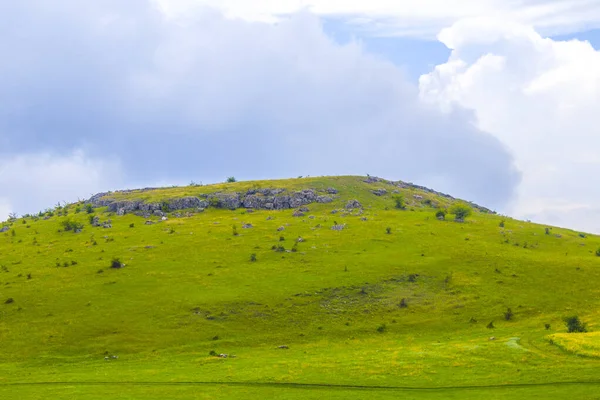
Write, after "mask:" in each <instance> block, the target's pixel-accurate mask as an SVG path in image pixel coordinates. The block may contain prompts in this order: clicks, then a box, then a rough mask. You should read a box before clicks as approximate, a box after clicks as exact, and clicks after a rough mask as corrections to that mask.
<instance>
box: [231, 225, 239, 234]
mask: <svg viewBox="0 0 600 400" xmlns="http://www.w3.org/2000/svg"><path fill="white" fill-rule="evenodd" d="M232 228H233V236H237V235H239V233H238V231H237V226H235V225H233V226H232Z"/></svg>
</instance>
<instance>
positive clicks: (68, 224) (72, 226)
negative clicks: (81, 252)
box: [60, 219, 83, 232]
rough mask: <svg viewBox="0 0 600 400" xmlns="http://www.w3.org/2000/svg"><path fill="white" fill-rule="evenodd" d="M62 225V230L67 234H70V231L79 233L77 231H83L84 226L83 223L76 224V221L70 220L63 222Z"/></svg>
mask: <svg viewBox="0 0 600 400" xmlns="http://www.w3.org/2000/svg"><path fill="white" fill-rule="evenodd" d="M60 225H61V226H62V228H63V230H64V231H65V232H68V231H73V232H77V231H79V230H82V229H83V224H82V223H80V222H75V221H72V220H70V219H66V220H64V221H61V222H60Z"/></svg>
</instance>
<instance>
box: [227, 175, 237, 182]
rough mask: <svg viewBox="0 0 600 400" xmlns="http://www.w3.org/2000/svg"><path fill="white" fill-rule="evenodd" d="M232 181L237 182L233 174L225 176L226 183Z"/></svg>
mask: <svg viewBox="0 0 600 400" xmlns="http://www.w3.org/2000/svg"><path fill="white" fill-rule="evenodd" d="M233 182H237V180H236V179H235V177H234V176H230V177H229V178H227V183H233Z"/></svg>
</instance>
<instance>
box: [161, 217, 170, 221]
mask: <svg viewBox="0 0 600 400" xmlns="http://www.w3.org/2000/svg"><path fill="white" fill-rule="evenodd" d="M168 219H169V218H167V217H162V218H161V219H160V220H161V221H166V220H168Z"/></svg>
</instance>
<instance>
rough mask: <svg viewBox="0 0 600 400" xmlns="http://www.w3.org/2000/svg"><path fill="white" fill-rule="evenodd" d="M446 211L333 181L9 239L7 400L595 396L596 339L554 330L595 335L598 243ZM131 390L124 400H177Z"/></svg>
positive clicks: (57, 213) (435, 198) (0, 326)
mask: <svg viewBox="0 0 600 400" xmlns="http://www.w3.org/2000/svg"><path fill="white" fill-rule="evenodd" d="M397 196H402V199H403V200H402V203H404V205H405V208H404V209H399V208H396V205H397V203H396V198H397ZM457 202H458V201H457V200H456V199H454V198H452V197H450V196H447V195H443V194H441V193H437V192H434V191H431V190H428V189H426V188H422V187H418V186H414V185H410V184H406V183H403V182H388V181H384V180H380V179H377V178H365V177H325V178H305V179H293V180H282V181H256V182H240V183H230V184H222V185H210V186H189V187H177V188H164V189H144V190H138V191H124V192H115V193H104V194H100V195H97V196H94V197H93V198H91V199H90V200H89V201H87V202H82V203H80V204H70V205H67V206H65V207H60V208H59V209H55V210H51V211H49V212H46V213H43V214H41V215H39V216H36V217H31V216H26V217H24V218H20V219H17V220H14V221H10V222H9V223H7V224H4V225H3V226H6V227H7V228H5V229H7V230H6V231H5V232H4V233H1V234H0V266H1V268H2V271H0V342H1V343H2V349H3V351H2V352H1V354H0V395H2V394H3V393H7V394H14V393H16V392H15V391H17V390H18V391H20V393H28V392H27V390H30V389H28V388H29V387H28V386H27V385H26V384H27V383H31V382H79V384H80V385H79V386H77V385H75V386H73V385H67V384H63V386H61V385H55V386H53V388H54V389H53V390H55V391H53V392H48V393H51V395H52V396H53V397H54V398H63V397H64V398H69V396H72V395H77V396H79V397H81V398H96V397H94V396H100V395H99V393H100V392H99V391H98V390H97V389H94V391H93V393H92V392H89V393H88V392H87V391H86V390H87V389H86V388H85V385H83V386H82V385H81V384H82V383H84V382H191V381H194V382H198V381H205V382H238V383H239V382H249V383H252V384H253V385H256V384H259V383H260V384H265V385H266V386H264V387H262V386H234V387H231V386H227V387H226V388H224V387H221V386H218V387H214V386H211V387H210V388H205V390H206V393H207V397H212V396H213V395H214V396H222V397H228V396H231V397H240V396H241V397H244V396H257V397H263V398H264V397H269V396H273V397H280V396H282V395H283V393H284V391H285V395H286V396H288V397H292V398H294V397H299V398H306V397H307V396H308V397H310V396H312V395H315V396H322V395H323V394H322V393H321V390H325V389H323V388H312V389H311V390H310V391H308V389H307V391H305V392H302V391H301V392H300V393H298V392H296V391H294V390H295V389H294V388H293V387H279V389H274V388H273V387H271V386H268V385H269V384H272V383H295V384H296V383H306V384H317V383H318V384H335V385H349V386H352V385H364V386H370V387H373V386H384V387H443V386H470V385H477V386H489V385H505V384H530V383H556V382H565V381H587V382H589V381H592V380H594V379H596V376H597V369H596V368H597V367H598V366H599V362H598V360H597V359H596V358H595V356H596V355H600V352H599V351H598V350H597V349H598V348H599V346H598V342H597V340H598V339H597V338H598V336H597V335H594V334H593V333H590V334H565V333H564V332H565V331H566V329H565V327H564V324H563V322H562V319H563V318H564V317H565V316H568V315H579V317H580V318H581V319H582V320H583V321H585V322H588V323H589V328H590V330H592V331H593V330H594V328H596V323H595V321H596V320H597V317H598V311H597V310H598V305H599V303H600V300H599V297H598V292H599V291H600V289H599V285H598V283H600V269H599V265H598V264H599V260H600V258H598V257H596V255H595V251H596V249H597V248H598V247H599V246H600V240H599V238H598V237H596V236H592V235H583V234H580V233H577V232H573V231H569V230H564V229H557V228H548V229H547V230H546V227H544V226H539V225H535V224H531V223H526V222H522V221H517V220H513V219H509V218H505V217H501V216H498V215H495V214H494V213H492V212H490V211H489V210H487V209H485V208H484V207H479V206H477V205H472V206H473V207H474V213H473V215H472V216H470V217H469V218H467V219H466V221H464V222H462V223H457V222H454V221H453V216H451V215H448V216H447V217H446V220H439V219H437V218H436V216H435V214H436V212H437V211H438V210H439V209H442V208H447V207H450V206H452V205H453V204H455V203H457ZM87 204H89V206H88V205H87ZM250 207H251V208H250ZM88 211H90V213H88ZM65 214H67V215H65ZM94 217H96V218H94ZM109 220H110V221H109ZM500 225H503V226H502V227H501V226H500ZM112 267H121V268H112ZM508 309H510V312H509V314H511V315H510V319H508V320H507V319H506V314H507V312H508ZM546 324H548V325H549V327H548V326H546ZM491 326H493V328H492V327H491ZM490 337H493V339H491V338H490ZM280 346H281V347H280ZM581 349H584V350H585V351H584V350H581ZM590 349H592V350H590ZM594 349H596V350H594ZM210 352H213V354H215V353H216V354H217V355H218V354H227V355H228V357H227V358H222V357H219V356H215V355H209V353H210ZM577 354H581V355H583V356H586V358H582V357H580V356H578V355H577ZM232 355H235V357H232ZM117 357H118V358H117ZM15 382H19V383H21V384H23V385H21V386H19V385H17V386H14V385H12V384H14V383H15ZM590 385H591V384H590ZM534 388H535V389H532V390H541V391H544V390H552V391H555V390H558V389H557V388H556V387H554V386H548V387H544V386H540V387H534ZM540 388H541V389H540ZM346 389H347V390H351V389H352V388H346ZM588 389H590V388H589V387H588V386H581V387H579V388H578V389H576V390H575V389H573V390H575V391H577V390H580V391H581V393H587V392H586V390H588ZM45 390H50V389H48V388H46V389H45ZM103 390H108V389H106V388H104V389H103ZM111 390H112V389H111ZM139 390H140V391H138V392H135V393H133V394H123V393H125V392H122V393H121V392H119V393H121V394H122V396H123V397H122V398H144V397H148V398H154V397H152V396H157V397H156V398H160V397H159V396H167V397H170V398H176V396H177V394H176V391H175V389H173V388H169V387H161V388H160V389H153V390H152V393H153V394H150V393H147V392H146V391H145V389H143V388H140V389H139ZM182 390H183V389H182ZM339 390H342V389H339ZM515 390H516V389H515ZM519 390H521V389H519ZM522 390H525V389H522ZM527 390H528V389H527ZM590 390H591V389H590ZM31 393H34V391H33V392H31ZM38 393H39V392H38ZM127 393H129V392H127ZM244 393H245V394H244ZM457 393H458V392H457ZM570 393H573V391H571V392H570ZM513 394H514V393H513ZM188 395H189V393H188V394H187V395H186V394H182V398H186V396H188ZM336 395H339V396H340V398H341V397H342V395H343V396H344V397H347V396H348V395H349V394H348V393H345V392H344V393H343V392H339V393H338V394H336ZM388 395H391V394H390V393H388V392H381V391H380V392H377V393H375V392H374V393H372V396H373V397H375V396H381V397H386V396H388ZM420 395H421V396H422V397H424V398H429V397H427V396H434V394H427V393H421V394H420ZM445 395H447V393H446V394H444V396H445ZM23 396H25V397H23V398H27V397H26V395H23ZM61 396H62V397H61ZM128 396H131V397H128ZM328 396H329V397H332V396H333V395H332V393H331V392H329V394H328ZM394 396H397V393H396V394H394ZM473 396H474V397H477V396H478V395H477V396H476V395H473ZM31 397H32V398H35V397H34V395H33V394H31ZM459 397H461V398H464V397H468V396H466V395H465V393H461V394H460V395H459ZM98 398H99V397H98Z"/></svg>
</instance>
